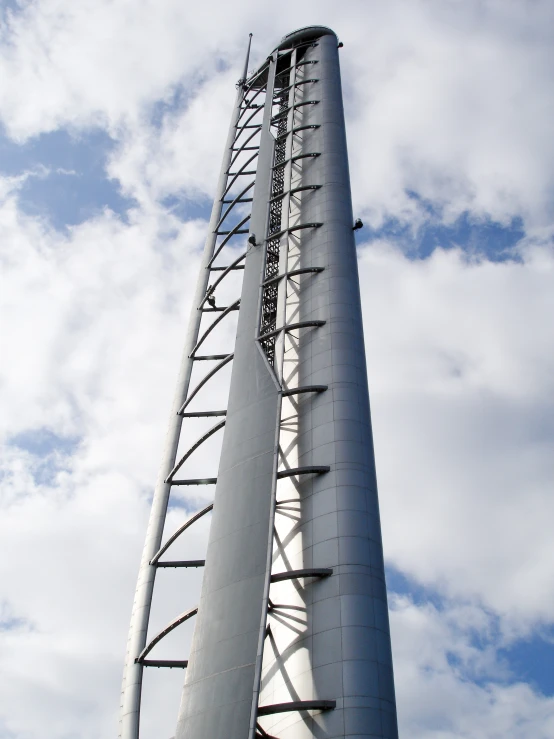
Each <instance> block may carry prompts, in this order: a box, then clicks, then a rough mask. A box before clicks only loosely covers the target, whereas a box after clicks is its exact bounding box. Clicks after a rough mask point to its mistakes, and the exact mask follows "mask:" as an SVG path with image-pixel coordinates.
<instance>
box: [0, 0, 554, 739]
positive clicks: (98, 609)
mask: <svg viewBox="0 0 554 739" xmlns="http://www.w3.org/2000/svg"><path fill="white" fill-rule="evenodd" d="M274 7H275V10H271V9H270V5H269V4H267V3H261V2H254V0H237V2H235V3H228V2H224V1H223V0H217V1H216V0H203V2H201V3H191V2H187V1H186V0H94V1H93V0H78V1H77V2H75V0H3V1H2V2H0V117H1V120H0V322H1V324H0V408H1V412H0V435H1V441H2V446H1V451H0V507H1V516H0V552H1V556H0V739H104V738H106V739H107V738H108V737H111V736H114V734H115V732H116V722H117V709H118V703H119V689H120V679H121V671H122V663H123V657H124V651H125V644H126V636H127V627H128V621H129V616H130V610H131V604H132V597H133V591H134V586H135V579H136V573H137V568H138V563H139V557H140V552H141V548H142V543H143V538H144V533H145V528H146V521H147V516H148V511H149V499H150V496H151V492H152V487H153V483H154V480H155V477H156V472H157V467H158V463H159V460H160V457H161V449H162V445H163V441H164V435H165V429H166V423H167V416H168V412H169V409H170V405H171V400H172V394H173V387H174V382H175V379H176V373H177V367H178V362H179V355H180V351H181V346H182V341H183V338H184V332H185V327H186V321H187V317H188V312H189V309H190V299H191V295H192V287H193V285H194V281H195V277H196V273H197V269H198V264H199V254H200V250H201V248H202V244H203V239H204V236H205V232H206V227H207V218H208V216H209V210H210V205H211V197H212V195H213V189H214V187H215V184H216V179H217V171H218V167H219V161H220V157H221V153H222V148H223V144H224V140H225V135H226V127H227V123H228V120H229V115H230V111H231V107H232V103H233V99H234V95H235V87H234V85H235V82H236V80H237V79H238V77H239V76H240V71H241V66H242V63H243V58H244V50H245V45H246V41H247V35H248V32H250V31H251V32H253V33H254V39H253V58H252V60H251V67H252V68H254V67H255V66H257V65H258V64H259V63H260V62H261V61H262V60H263V59H264V58H265V56H266V55H267V53H269V51H270V50H271V48H273V46H274V44H275V42H276V41H277V40H278V39H279V38H280V37H281V36H282V35H284V34H285V33H288V32H290V31H291V30H293V29H294V28H296V27H299V26H302V25H307V24H314V23H317V24H325V25H329V26H331V27H332V28H333V29H335V30H336V32H337V33H338V35H339V37H340V38H341V40H342V41H343V42H344V48H343V49H342V51H341V64H342V74H343V83H344V94H345V107H346V115H347V133H348V143H349V151H350V160H351V174H352V188H353V197H354V202H355V215H356V216H360V217H362V218H363V220H364V223H365V224H366V225H365V227H364V229H363V230H361V231H360V232H358V245H359V257H360V277H361V285H362V298H363V305H364V317H365V331H366V344H367V354H368V369H369V381H370V392H371V397H372V409H373V423H374V433H375V443H376V454H377V467H378V477H379V485H380V497H381V510H382V521H383V532H384V546H385V555H386V560H387V568H388V569H387V573H388V582H389V589H390V608H391V624H392V632H393V651H394V664H395V675H396V686H397V697H398V711H399V720H400V727H401V735H402V736H403V737H405V738H406V739H407V738H408V737H414V738H417V739H500V738H502V739H552V737H553V736H554V670H553V668H552V665H553V658H554V537H553V535H552V530H553V521H554V485H553V480H554V453H553V442H554V353H553V344H554V322H553V320H552V316H553V315H554V289H553V288H554V137H553V135H552V121H553V120H554V88H553V85H552V69H553V68H554V45H553V40H554V4H553V3H552V2H551V1H550V0H544V1H543V0H464V1H462V0H386V1H385V0H342V2H336V0H319V1H318V2H317V4H316V3H313V2H312V3H299V2H297V0H279V2H278V3H276V4H275V6H274ZM229 331H231V329H229ZM229 337H230V338H232V337H231V333H230V334H229ZM206 461H207V460H206V459H202V458H199V460H198V462H197V464H198V469H199V470H201V469H204V468H203V467H202V464H203V463H204V462H206ZM200 502H201V501H199V499H198V498H192V497H191V498H189V499H186V498H184V497H183V498H181V499H180V500H178V501H177V502H176V503H175V504H174V505H173V506H172V508H171V512H170V519H171V520H170V524H169V525H170V527H171V528H172V529H173V528H175V527H176V526H177V525H178V523H180V522H181V521H182V520H183V517H184V516H185V515H186V512H187V511H189V510H194V509H195V508H196V507H197V506H198V505H199V503H200ZM206 526H207V522H206V524H203V525H202V526H199V528H198V529H197V530H196V532H195V533H194V534H193V535H192V534H191V537H189V539H188V540H187V543H186V545H185V544H184V545H183V546H186V547H187V552H188V553H189V554H190V555H191V558H199V557H202V553H203V542H204V540H205V535H206ZM162 575H163V577H160V579H159V580H160V581H159V587H158V591H157V592H158V596H159V597H158V601H157V602H158V605H157V606H156V608H155V610H154V612H153V622H152V623H153V627H152V628H153V630H156V629H157V627H161V626H162V625H163V624H165V623H166V622H168V621H169V620H171V618H173V617H174V616H175V615H176V614H177V613H179V612H181V611H182V610H184V609H185V607H186V606H188V605H190V604H193V603H194V602H195V598H196V597H197V586H198V577H199V575H198V574H194V573H192V574H191V573H188V574H186V577H185V579H183V580H182V581H179V583H180V584H179V586H178V587H177V588H176V587H175V585H174V583H175V581H174V580H171V581H170V580H168V579H164V577H165V573H162ZM169 577H170V578H171V577H175V574H173V575H169ZM187 578H188V579H187ZM171 583H173V585H172V584H171ZM189 636H190V633H189V632H187V631H186V629H185V630H183V632H182V634H181V635H180V636H178V637H177V636H175V639H176V640H178V641H175V642H174V644H176V645H177V647H178V649H180V650H184V652H185V653H183V654H182V657H185V656H186V643H187V639H188V638H189ZM179 640H180V641H179ZM177 647H175V648H177ZM160 656H167V655H160ZM173 656H175V655H173ZM161 673H162V671H157V670H154V671H150V672H149V673H148V675H147V679H146V684H145V689H146V696H145V707H144V732H143V734H144V739H164V737H169V736H171V735H172V733H173V728H174V725H175V717H176V712H177V706H178V700H179V692H180V684H181V681H182V677H183V675H182V673H179V674H177V671H172V674H171V675H169V674H167V673H164V674H161Z"/></svg>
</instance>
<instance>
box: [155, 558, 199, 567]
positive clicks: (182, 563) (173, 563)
mask: <svg viewBox="0 0 554 739" xmlns="http://www.w3.org/2000/svg"><path fill="white" fill-rule="evenodd" d="M205 564H206V560H205V559H186V560H166V561H165V562H160V561H158V562H156V565H155V566H156V567H204V565H205Z"/></svg>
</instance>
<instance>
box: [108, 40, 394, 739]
mask: <svg viewBox="0 0 554 739" xmlns="http://www.w3.org/2000/svg"><path fill="white" fill-rule="evenodd" d="M247 62H248V56H247ZM246 69H247V65H246V66H245V73H244V76H243V79H242V80H241V81H240V82H239V85H238V93H237V99H236V103H235V108H234V111H233V115H232V119H231V124H230V129H229V135H228V139H227V144H226V148H225V154H224V158H223V164H222V169H221V175H220V178H219V183H218V189H217V194H216V199H215V202H214V206H213V210H212V217H211V221H210V226H209V234H208V238H207V240H206V246H205V250H204V256H203V263H202V267H201V273H200V276H199V279H198V286H197V290H196V295H195V298H194V304H193V310H192V316H191V320H190V325H189V331H188V335H187V339H186V344H185V351H184V358H183V363H182V367H181V372H180V376H179V381H178V387H177V393H176V399H175V403H174V408H173V411H172V415H171V420H170V428H169V433H168V439H167V445H166V451H165V455H164V459H163V462H162V468H161V472H160V477H159V480H158V483H157V486H156V489H155V494H154V499H153V505H152V513H151V517H150V522H149V525H148V531H147V536H146V543H145V547H144V553H143V557H142V562H141V567H140V573H139V579H138V584H137V590H136V595H135V601H134V606H133V614H132V620H131V628H130V634H129V641H128V649H127V659H126V667H125V673H124V681H123V690H122V709H121V724H120V736H121V737H122V738H123V739H138V736H139V717H140V704H141V687H142V676H143V670H144V669H146V668H148V667H169V668H170V667H180V668H184V670H185V680H184V687H183V693H182V700H181V706H180V709H179V714H178V721H177V728H176V739H254V738H255V737H262V738H268V737H278V738H279V739H308V738H311V737H318V739H338V738H339V737H341V738H342V737H347V736H352V737H356V738H357V739H362V737H367V738H368V739H369V738H370V737H371V738H373V739H376V738H377V737H379V738H382V739H397V737H398V730H397V722H396V708H395V697H394V683H393V672H392V658H391V647H390V634H389V624H388V611H387V595H386V587H385V576H384V565H383V554H382V543H381V530H380V522H379V509H378V500H377V486H376V476H375V464H374V455H373V441H372V432H371V420H370V410H369V397H368V389H367V374H366V363H365V351H364V339H363V328H362V316H361V307H360V291H359V283H358V274H357V261H356V248H355V243H354V235H353V217H352V205H351V196H350V181H349V173H348V159H347V150H346V137H345V128H344V114H343V105H342V93H341V82H340V71H339V60H338V41H337V37H336V36H335V34H334V33H333V32H332V31H331V30H330V29H328V28H324V27H320V26H314V27H309V28H303V29H300V30H299V31H296V32H294V33H292V34H289V35H288V36H285V38H284V39H283V40H282V42H281V43H280V45H279V46H278V47H277V48H276V49H275V50H274V51H273V52H272V53H271V54H270V56H269V57H268V58H267V59H266V61H265V62H264V63H263V64H262V66H261V67H260V68H259V69H258V70H257V71H256V72H255V73H254V74H252V75H251V76H250V77H249V78H247V72H246ZM237 272H238V273H239V274H242V275H243V279H242V289H241V292H240V295H237V298H236V301H229V304H228V305H226V306H218V305H217V302H216V299H215V297H216V295H217V294H218V292H217V291H218V290H219V289H220V288H221V286H222V285H223V283H224V281H225V280H226V279H228V278H229V276H230V275H233V274H234V275H236V274H237ZM235 311H238V325H237V332H236V339H235V344H234V347H233V348H231V350H225V351H223V352H220V353H213V354H211V353H206V352H205V346H206V345H207V340H208V337H209V336H210V335H211V334H212V332H213V331H214V330H215V329H216V328H217V327H218V326H219V325H220V324H221V322H222V321H225V320H226V318H227V317H228V316H230V314H232V313H234V312H235ZM235 315H236V314H235ZM231 362H232V371H231V379H230V390H229V397H228V402H227V407H226V408H225V409H220V408H216V409H211V408H209V407H207V405H202V404H199V402H198V401H199V398H200V397H201V396H202V391H203V390H205V389H207V388H209V387H210V384H211V385H214V383H215V384H216V385H217V383H218V373H219V372H220V371H221V370H222V368H223V367H225V366H226V365H227V364H228V363H231ZM198 367H201V368H203V369H202V370H201V371H200V375H199V376H198V379H196V380H193V379H191V378H193V377H194V372H195V370H196V369H197V368H198ZM202 397H206V394H205V393H204V396H202ZM207 397H208V398H209V397H210V394H209V393H208V396H207ZM199 418H200V419H203V420H204V421H205V422H206V423H207V424H208V425H207V426H206V427H205V429H204V430H203V432H202V434H201V435H200V437H199V438H198V440H197V441H196V442H194V443H193V444H192V445H185V447H183V448H181V446H180V441H181V439H182V434H183V422H188V421H189V420H190V419H199ZM214 422H215V423H214ZM220 430H221V431H223V441H222V448H221V456H220V459H219V468H218V472H217V478H212V477H203V478H198V477H194V478H191V477H187V474H186V469H187V464H188V463H189V459H190V458H191V456H192V455H193V454H194V452H195V451H196V450H197V449H198V448H200V447H201V446H202V444H203V443H204V442H206V441H207V440H208V439H209V438H210V437H211V436H212V435H214V434H216V433H217V432H219V431H220ZM192 485H194V486H198V485H206V486H214V485H215V494H214V496H213V502H212V501H210V502H209V503H208V504H207V505H205V506H204V507H202V508H201V509H200V510H198V511H197V512H196V513H195V514H194V515H193V516H192V517H191V518H189V519H188V520H186V521H184V522H183V523H182V525H181V526H179V528H178V529H177V530H176V531H175V532H165V531H164V524H165V519H166V514H167V509H168V501H169V500H170V495H172V494H174V492H175V490H176V489H178V488H179V486H192ZM185 489H190V488H185ZM195 489H196V488H195ZM205 489H206V490H208V489H210V490H211V489H213V487H211V488H208V487H207V488H205ZM207 514H211V516H212V521H211V528H210V534H209V541H208V547H207V552H206V554H205V560H192V561H179V560H172V559H171V558H170V555H169V554H168V550H170V548H171V546H172V545H173V544H174V542H175V541H176V540H177V539H179V538H180V537H186V536H187V529H189V528H190V526H191V525H193V524H194V523H195V522H196V521H197V520H199V519H200V518H202V517H203V516H205V515H207ZM197 566H203V567H204V574H203V580H202V587H201V592H200V594H199V599H198V605H197V606H195V607H194V608H192V609H188V610H187V611H185V612H184V613H182V614H181V615H180V616H178V617H177V618H176V619H175V620H173V621H172V622H171V623H170V624H169V625H168V626H167V627H166V628H164V629H163V630H162V631H161V632H160V633H158V634H157V635H152V634H151V633H150V632H149V628H148V624H149V615H150V608H151V603H152V596H153V592H154V580H155V576H156V572H157V570H158V569H159V568H160V567H172V568H187V567H197ZM191 618H194V619H195V622H196V623H195V627H194V636H193V640H192V646H191V649H190V653H189V655H188V657H187V658H186V659H185V658H184V657H185V656H184V655H175V659H171V660H167V659H166V660H160V659H156V658H155V653H156V646H157V644H158V643H159V642H160V641H162V640H163V638H164V637H165V636H167V635H168V634H169V633H170V632H171V631H173V630H174V629H176V628H178V627H179V626H180V625H181V624H183V623H184V622H185V621H188V620H189V619H191Z"/></svg>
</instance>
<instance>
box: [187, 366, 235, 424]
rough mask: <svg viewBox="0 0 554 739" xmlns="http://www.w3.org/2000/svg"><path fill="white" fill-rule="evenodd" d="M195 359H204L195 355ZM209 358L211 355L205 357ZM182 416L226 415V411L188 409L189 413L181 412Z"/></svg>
mask: <svg viewBox="0 0 554 739" xmlns="http://www.w3.org/2000/svg"><path fill="white" fill-rule="evenodd" d="M196 359H204V357H196ZM205 359H211V357H205ZM181 415H182V416H183V418H208V417H209V416H226V415H227V411H190V412H189V413H181Z"/></svg>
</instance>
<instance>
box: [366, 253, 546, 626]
mask: <svg viewBox="0 0 554 739" xmlns="http://www.w3.org/2000/svg"><path fill="white" fill-rule="evenodd" d="M360 269H361V279H362V284H363V285H364V287H365V290H364V293H365V295H364V309H365V331H366V345H367V351H368V368H369V378H370V391H371V394H372V407H373V420H374V427H375V439H376V453H377V460H378V474H379V479H380V493H381V507H382V511H383V520H384V535H385V545H386V549H387V553H388V556H389V557H390V559H391V561H392V562H393V563H394V564H395V565H396V566H397V567H398V568H399V569H401V570H403V571H405V572H408V573H410V574H411V575H412V576H414V577H416V578H417V579H419V580H421V581H422V582H424V583H426V584H428V585H433V586H436V587H439V588H440V589H441V590H443V592H446V593H449V594H451V595H456V596H462V595H463V596H466V597H475V598H478V599H480V600H481V601H482V602H483V603H485V604H486V605H487V607H489V608H492V609H494V610H495V611H497V612H498V613H500V614H502V615H503V616H504V617H505V618H506V619H508V620H509V621H514V623H515V624H519V627H520V628H524V625H525V624H526V623H527V624H529V623H532V622H533V621H536V620H539V621H540V620H541V619H544V620H550V619H551V614H552V608H553V606H554V590H553V588H552V582H553V579H554V549H553V548H552V546H553V545H552V536H551V531H550V520H551V518H552V516H554V502H553V500H552V495H551V492H552V479H553V475H554V467H553V459H552V453H551V449H552V443H553V441H554V425H553V424H552V421H551V418H552V412H553V410H554V409H553V408H552V401H551V398H552V395H553V393H552V390H553V387H552V377H553V376H554V371H553V370H554V366H553V364H554V360H553V356H552V350H551V347H552V345H553V343H554V334H553V330H552V326H551V322H550V321H549V320H548V319H547V316H549V315H551V314H552V311H553V310H554V302H553V298H552V275H553V273H554V253H552V252H551V251H548V250H545V249H543V250H542V251H540V252H538V251H537V250H536V249H530V250H529V251H528V252H525V251H524V252H523V261H522V262H504V263H492V262H488V261H486V260H482V261H468V260H467V259H466V258H465V257H464V256H463V254H462V253H461V252H459V251H455V250H451V251H442V250H437V251H436V252H435V253H434V254H433V256H432V257H431V258H429V259H427V260H425V261H419V262H410V261H407V260H406V259H405V258H404V257H403V256H402V255H401V253H400V252H399V251H397V250H395V249H394V248H393V247H391V246H389V245H387V244H378V243H374V244H373V245H371V246H369V247H367V248H365V249H364V250H363V252H362V259H361V262H360ZM514 627H515V626H514Z"/></svg>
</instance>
